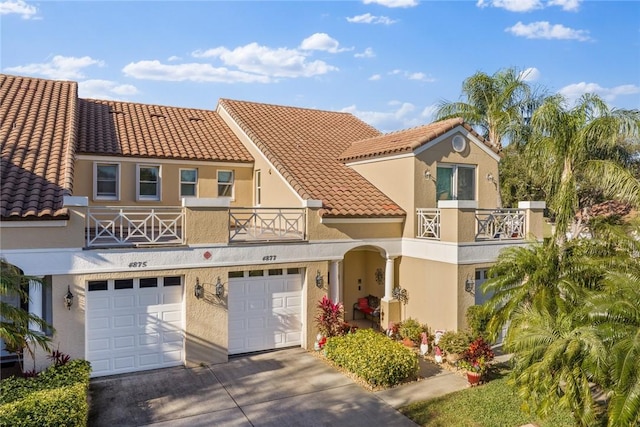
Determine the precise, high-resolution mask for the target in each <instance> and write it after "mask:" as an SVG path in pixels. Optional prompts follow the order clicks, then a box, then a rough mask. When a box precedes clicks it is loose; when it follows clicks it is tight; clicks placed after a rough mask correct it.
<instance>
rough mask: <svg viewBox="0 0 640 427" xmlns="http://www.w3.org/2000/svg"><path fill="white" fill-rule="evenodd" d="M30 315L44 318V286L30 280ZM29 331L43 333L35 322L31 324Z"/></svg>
mask: <svg viewBox="0 0 640 427" xmlns="http://www.w3.org/2000/svg"><path fill="white" fill-rule="evenodd" d="M29 313H31V314H33V315H35V316H38V317H40V318H42V284H41V283H40V282H37V281H35V280H29ZM29 329H31V330H32V331H36V332H42V329H41V328H40V326H39V325H38V324H36V323H34V322H29Z"/></svg>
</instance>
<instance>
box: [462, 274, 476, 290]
mask: <svg viewBox="0 0 640 427" xmlns="http://www.w3.org/2000/svg"><path fill="white" fill-rule="evenodd" d="M475 289H476V281H475V280H473V278H472V277H471V276H468V277H467V280H465V281H464V290H465V291H466V292H469V293H473V292H474V291H475Z"/></svg>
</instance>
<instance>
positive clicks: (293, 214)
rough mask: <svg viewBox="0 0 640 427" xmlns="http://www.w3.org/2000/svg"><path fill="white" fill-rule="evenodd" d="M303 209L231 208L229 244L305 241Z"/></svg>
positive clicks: (305, 219)
mask: <svg viewBox="0 0 640 427" xmlns="http://www.w3.org/2000/svg"><path fill="white" fill-rule="evenodd" d="M306 224H307V216H306V210H305V209H303V208H230V209H229V243H238V242H242V243H260V242H269V241H300V240H305V239H306Z"/></svg>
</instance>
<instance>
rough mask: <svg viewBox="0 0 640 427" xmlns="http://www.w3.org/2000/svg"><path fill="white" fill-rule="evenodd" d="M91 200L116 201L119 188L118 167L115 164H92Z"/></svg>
mask: <svg viewBox="0 0 640 427" xmlns="http://www.w3.org/2000/svg"><path fill="white" fill-rule="evenodd" d="M93 166H94V177H95V182H94V183H93V198H94V199H96V200H118V190H119V187H120V185H119V184H120V183H119V175H120V165H119V164H117V163H94V164H93Z"/></svg>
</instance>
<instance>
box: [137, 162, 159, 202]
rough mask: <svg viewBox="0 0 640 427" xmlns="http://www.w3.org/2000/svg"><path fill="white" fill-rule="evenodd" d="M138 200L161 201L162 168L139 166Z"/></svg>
mask: <svg viewBox="0 0 640 427" xmlns="http://www.w3.org/2000/svg"><path fill="white" fill-rule="evenodd" d="M138 200H160V166H142V165H138Z"/></svg>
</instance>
